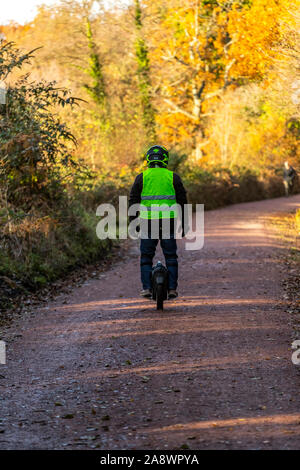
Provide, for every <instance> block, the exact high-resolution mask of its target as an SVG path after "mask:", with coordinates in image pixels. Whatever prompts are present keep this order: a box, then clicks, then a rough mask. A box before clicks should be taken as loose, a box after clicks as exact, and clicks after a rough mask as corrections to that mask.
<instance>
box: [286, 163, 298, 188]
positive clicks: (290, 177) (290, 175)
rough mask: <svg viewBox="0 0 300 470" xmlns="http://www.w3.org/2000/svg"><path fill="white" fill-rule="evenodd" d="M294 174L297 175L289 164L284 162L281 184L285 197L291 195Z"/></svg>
mask: <svg viewBox="0 0 300 470" xmlns="http://www.w3.org/2000/svg"><path fill="white" fill-rule="evenodd" d="M296 174H297V173H296V171H295V170H294V168H293V167H292V166H291V165H290V164H289V162H284V170H283V184H284V189H285V195H286V196H288V195H289V193H291V192H292V190H293V186H294V182H295V178H296Z"/></svg>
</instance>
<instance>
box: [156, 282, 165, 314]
mask: <svg viewBox="0 0 300 470" xmlns="http://www.w3.org/2000/svg"><path fill="white" fill-rule="evenodd" d="M156 309H157V310H163V309H164V286H163V285H158V286H157V288H156Z"/></svg>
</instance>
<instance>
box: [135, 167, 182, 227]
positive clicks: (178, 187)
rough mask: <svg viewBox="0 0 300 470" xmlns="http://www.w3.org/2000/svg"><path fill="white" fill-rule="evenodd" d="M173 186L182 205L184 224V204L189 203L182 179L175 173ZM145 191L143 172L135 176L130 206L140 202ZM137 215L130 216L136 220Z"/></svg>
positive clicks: (177, 200) (177, 201)
mask: <svg viewBox="0 0 300 470" xmlns="http://www.w3.org/2000/svg"><path fill="white" fill-rule="evenodd" d="M173 186H174V189H175V196H176V203H177V204H179V205H180V206H181V209H182V224H183V225H184V204H187V197H186V190H185V187H184V186H183V183H182V180H181V178H180V176H179V175H177V174H176V173H173ZM142 191H143V173H140V174H139V175H137V177H136V178H135V181H134V183H133V186H132V188H131V191H130V196H129V207H131V206H132V205H133V204H140V202H141V194H142ZM135 218H136V216H131V217H129V220H130V222H131V221H132V220H134V219H135Z"/></svg>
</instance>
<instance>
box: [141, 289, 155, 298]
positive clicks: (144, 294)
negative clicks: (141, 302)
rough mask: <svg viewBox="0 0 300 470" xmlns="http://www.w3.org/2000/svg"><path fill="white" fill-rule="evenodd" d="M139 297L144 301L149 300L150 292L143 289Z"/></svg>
mask: <svg viewBox="0 0 300 470" xmlns="http://www.w3.org/2000/svg"><path fill="white" fill-rule="evenodd" d="M141 296H142V297H145V298H146V299H150V297H152V292H151V290H150V289H143V290H142V291H141Z"/></svg>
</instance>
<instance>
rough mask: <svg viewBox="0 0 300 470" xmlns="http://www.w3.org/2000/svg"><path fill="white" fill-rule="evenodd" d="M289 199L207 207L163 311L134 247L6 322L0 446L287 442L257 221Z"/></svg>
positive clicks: (282, 331) (264, 246)
mask: <svg viewBox="0 0 300 470" xmlns="http://www.w3.org/2000/svg"><path fill="white" fill-rule="evenodd" d="M299 204H300V196H294V197H292V198H289V199H284V198H281V199H276V200H271V201H262V202H256V203H247V204H239V205H236V206H232V207H228V208H224V209H220V210H216V211H212V212H209V213H207V214H206V217H205V223H206V226H205V229H206V230H205V231H206V237H205V247H204V249H203V250H201V251H184V250H183V249H182V244H181V249H180V288H179V290H180V294H181V295H180V298H179V299H177V301H175V302H172V303H171V302H170V303H168V304H166V310H165V311H164V313H157V312H156V311H155V309H154V305H153V304H152V303H151V302H150V301H148V300H147V301H146V300H145V301H144V300H140V299H139V297H138V293H139V289H140V285H139V271H138V247H137V245H136V244H135V243H133V244H132V245H131V247H130V249H129V251H128V252H127V255H126V259H123V260H122V261H120V262H119V263H117V264H115V265H114V266H113V267H112V268H111V269H110V270H109V271H107V272H106V273H104V274H103V275H102V276H101V278H100V279H99V280H90V281H88V282H86V283H85V284H84V285H83V286H82V287H80V288H78V289H76V290H74V291H73V293H72V294H71V295H60V296H59V297H58V298H57V299H56V301H54V302H52V303H51V304H49V305H48V306H47V307H46V308H45V307H43V308H39V309H37V310H36V311H35V312H34V313H33V314H32V315H31V316H30V317H28V318H26V319H23V320H18V321H17V322H16V324H15V325H12V327H11V328H10V332H9V333H8V334H7V339H8V344H7V365H6V366H4V365H0V394H1V403H0V407H1V408H0V449H91V448H96V449H178V448H180V447H181V446H188V447H189V448H190V449H211V448H212V449H276V448H281V449H297V448H299V447H300V439H299V438H300V405H299V397H300V393H299V390H300V375H299V371H298V370H297V367H296V366H294V365H293V364H292V362H291V349H290V346H291V331H290V327H289V326H288V319H287V314H286V313H285V312H284V303H279V302H280V301H281V300H282V298H283V291H282V288H281V278H282V273H281V271H282V266H281V264H280V263H279V261H278V260H277V259H276V255H277V253H278V252H279V251H280V246H279V245H278V240H277V239H276V237H274V236H273V234H272V233H270V232H269V231H268V230H266V228H265V227H264V220H265V216H266V215H267V214H269V213H270V212H272V211H273V212H277V211H281V210H284V211H285V210H291V209H292V208H294V207H296V206H299ZM159 257H160V258H161V256H159ZM12 332H13V333H14V334H15V338H14V339H13V340H12V339H11V334H12ZM0 339H6V338H5V337H4V338H3V337H2V338H0Z"/></svg>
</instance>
